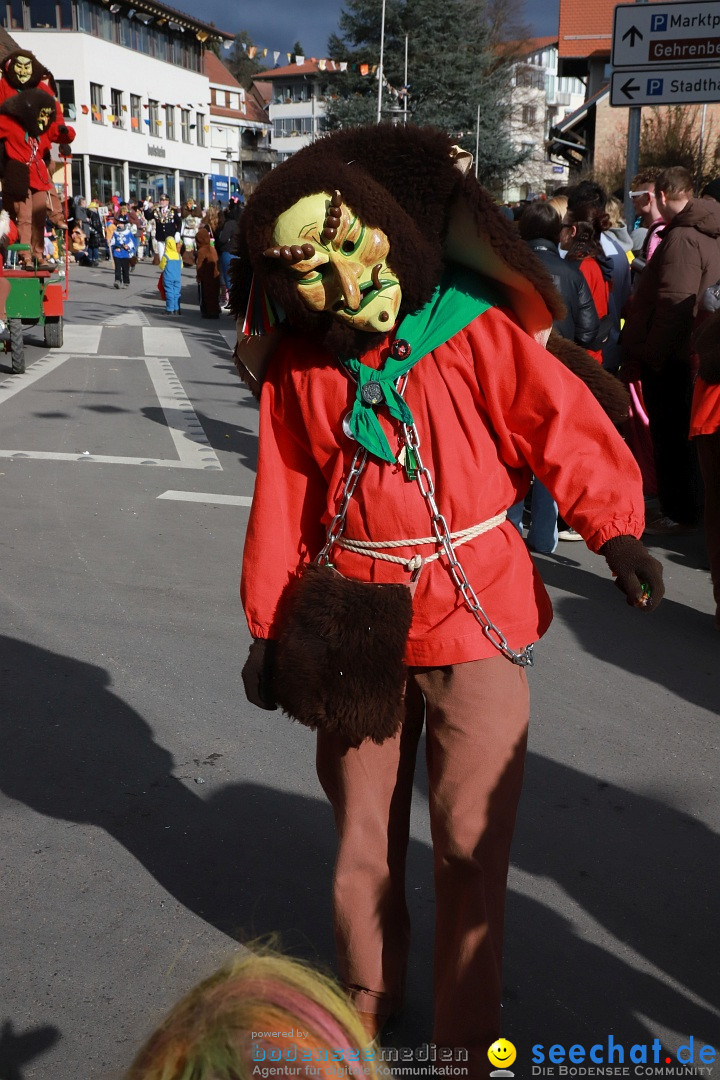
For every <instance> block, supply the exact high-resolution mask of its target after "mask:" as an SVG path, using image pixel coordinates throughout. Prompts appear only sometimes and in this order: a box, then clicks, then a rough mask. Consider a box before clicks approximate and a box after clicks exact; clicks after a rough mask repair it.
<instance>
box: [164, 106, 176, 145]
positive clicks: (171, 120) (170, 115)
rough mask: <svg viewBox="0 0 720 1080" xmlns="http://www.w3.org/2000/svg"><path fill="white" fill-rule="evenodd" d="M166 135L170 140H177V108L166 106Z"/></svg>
mask: <svg viewBox="0 0 720 1080" xmlns="http://www.w3.org/2000/svg"><path fill="white" fill-rule="evenodd" d="M165 134H166V135H167V137H168V139H174V138H175V106H174V105H166V107H165Z"/></svg>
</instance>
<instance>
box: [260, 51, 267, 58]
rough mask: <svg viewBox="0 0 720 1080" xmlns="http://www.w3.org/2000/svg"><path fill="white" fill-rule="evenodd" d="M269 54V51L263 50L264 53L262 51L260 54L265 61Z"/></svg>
mask: <svg viewBox="0 0 720 1080" xmlns="http://www.w3.org/2000/svg"><path fill="white" fill-rule="evenodd" d="M267 54H268V51H267V49H263V51H262V52H261V53H260V55H261V56H262V58H263V59H265V57H266V56H267Z"/></svg>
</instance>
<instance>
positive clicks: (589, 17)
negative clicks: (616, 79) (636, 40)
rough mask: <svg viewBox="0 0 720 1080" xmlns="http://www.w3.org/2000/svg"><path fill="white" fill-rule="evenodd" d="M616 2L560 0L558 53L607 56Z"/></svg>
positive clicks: (652, 0)
mask: <svg viewBox="0 0 720 1080" xmlns="http://www.w3.org/2000/svg"><path fill="white" fill-rule="evenodd" d="M649 2H650V3H651V4H652V3H659V2H660V0H649ZM616 4H617V0H592V2H591V3H588V0H560V26H559V30H558V56H561V57H587V56H592V55H593V54H595V55H600V56H602V55H608V56H609V54H610V46H611V44H612V28H613V12H614V11H615V7H616Z"/></svg>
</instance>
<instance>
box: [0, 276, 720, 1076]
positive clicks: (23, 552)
mask: <svg viewBox="0 0 720 1080" xmlns="http://www.w3.org/2000/svg"><path fill="white" fill-rule="evenodd" d="M110 265H111V264H109V263H106V264H103V265H101V266H100V267H99V268H98V269H89V268H88V269H82V268H74V269H73V271H72V281H71V293H70V299H69V301H68V303H67V307H66V327H65V343H64V345H63V347H62V349H60V350H54V351H49V350H47V349H46V348H45V346H44V344H43V343H42V334H41V332H39V331H38V330H37V329H29V330H28V331H27V333H26V361H27V365H28V367H27V372H26V374H25V375H21V376H14V375H11V374H10V370H9V357H5V358H3V357H2V356H1V355H0V368H2V370H0V491H2V534H1V536H2V551H3V555H4V558H3V560H2V561H3V570H2V577H1V579H0V611H1V612H2V640H1V641H0V812H1V815H2V816H1V823H2V840H3V842H2V855H1V856H0V859H1V861H0V912H1V914H0V958H1V960H0V1080H110V1078H116V1077H118V1076H120V1075H121V1073H122V1070H123V1069H124V1068H126V1067H127V1065H128V1064H129V1062H130V1060H131V1058H132V1056H133V1053H134V1051H135V1049H136V1048H137V1047H138V1045H139V1043H140V1041H141V1039H142V1037H143V1036H144V1035H145V1034H146V1033H147V1032H148V1031H149V1030H150V1029H151V1028H152V1026H153V1025H154V1024H155V1023H156V1022H157V1021H158V1019H159V1018H160V1016H161V1015H162V1013H163V1012H164V1011H165V1010H166V1009H167V1008H168V1007H169V1006H170V1004H171V1003H172V1002H173V1001H174V1000H176V999H177V998H178V997H179V996H180V995H181V994H182V993H183V992H184V991H185V990H187V989H188V988H189V987H190V986H191V985H193V984H194V983H195V982H196V981H197V980H198V979H200V978H201V977H202V976H204V975H206V974H209V973H210V972H211V971H212V970H214V968H216V967H217V966H218V965H219V964H220V963H221V962H222V961H223V960H225V959H226V958H227V957H229V956H230V955H232V954H233V953H234V952H235V951H237V950H238V949H239V948H241V947H242V943H243V942H248V941H252V940H254V939H257V938H259V937H264V936H265V935H268V934H279V935H281V938H280V940H281V942H282V944H283V947H285V948H286V949H288V950H289V951H290V952H292V953H293V954H295V955H300V956H305V957H308V958H311V959H313V960H315V961H317V962H318V963H320V964H322V965H325V966H331V965H332V960H333V949H332V931H331V924H330V901H329V890H330V877H331V872H332V859H333V848H334V836H333V825H332V817H331V813H330V810H329V808H328V806H327V805H326V803H325V801H324V799H323V796H322V793H321V791H320V788H319V785H318V783H317V780H316V778H315V774H314V764H313V739H312V736H311V735H310V733H308V732H307V731H305V730H304V729H300V728H299V727H298V725H293V724H291V723H290V722H289V721H288V720H287V719H286V718H284V717H282V716H281V715H280V714H279V713H263V712H261V711H259V710H257V709H254V708H253V707H252V706H249V705H248V704H247V703H246V702H245V700H244V696H243V692H242V684H241V681H240V668H241V666H242V662H243V659H244V655H245V652H246V649H247V645H248V641H249V638H248V633H247V629H246V627H245V624H244V619H243V615H242V611H241V608H240V603H239V598H238V578H239V571H240V563H241V557H242V545H243V536H244V530H245V525H246V522H247V515H248V506H249V503H250V498H251V496H252V490H253V479H254V468H255V461H256V451H257V407H256V404H255V402H254V401H253V399H252V397H251V396H250V394H249V393H248V392H247V391H246V390H245V389H244V388H243V387H242V385H241V384H240V383H239V381H238V378H237V376H236V374H235V371H234V368H233V365H232V361H231V358H230V351H231V347H230V342H231V341H232V339H233V336H234V327H233V323H232V320H231V319H230V318H228V317H227V316H226V315H223V316H222V317H221V318H220V319H219V320H210V321H207V320H202V319H201V318H200V317H199V312H198V307H197V298H196V294H195V283H194V277H193V275H192V273H191V272H190V271H188V270H185V271H184V272H183V296H182V303H183V316H182V318H179V319H169V318H167V317H165V316H163V315H162V314H161V311H162V306H163V305H162V302H161V300H160V298H159V294H158V293H157V287H156V285H157V269H156V268H152V267H150V266H147V265H145V264H140V265H139V266H138V267H137V268H136V270H135V272H134V274H133V275H132V279H131V285H130V288H129V289H125V290H120V291H117V290H115V289H113V287H112V272H111V270H110ZM3 359H4V364H3V363H2V361H3ZM653 550H654V552H655V554H656V555H657V556H658V557H659V558H661V559H662V561H663V563H664V565H665V568H666V577H667V590H668V592H667V597H666V599H665V601H664V602H663V604H662V605H661V607H660V608H659V610H658V611H657V612H656V613H654V614H651V615H646V614H644V613H641V612H638V611H636V610H633V609H630V608H628V607H627V605H626V604H625V602H624V599H623V597H622V596H621V595H620V593H619V592H618V591H617V590H616V589H615V588H614V587H613V585H612V582H611V580H610V577H609V573H608V571H607V568H606V566H605V563H604V560H602V559H601V558H598V557H597V556H595V555H592V554H591V553H590V552H589V551H588V550H587V549H586V548H585V546H584V544H578V543H561V545H560V547H559V549H558V552H557V554H556V555H555V556H548V557H544V556H538V557H537V558H538V564H539V566H540V568H541V572H542V574H543V577H544V579H545V581H546V583H547V585H548V587H549V589H550V592H551V595H552V598H553V602H554V605H555V612H556V618H555V622H554V624H553V626H552V628H551V630H550V632H549V633H548V635H547V636H546V638H545V640H544V641H543V642H542V643H541V644H540V645H539V646H538V647H537V649H536V653H537V661H536V667H535V668H534V670H533V671H532V672H531V675H530V679H531V686H532V694H533V721H532V726H531V740H530V753H529V758H528V765H527V770H526V786H525V791H524V795H523V800H522V804H521V809H520V815H519V820H518V827H517V835H516V842H515V846H514V854H513V860H512V869H511V876H510V894H509V901H508V914H507V928H506V938H507V946H506V969H505V983H506V994H505V1003H504V1024H503V1035H504V1036H505V1037H506V1038H508V1039H510V1040H512V1042H513V1043H514V1044H515V1045H516V1047H517V1050H518V1058H517V1061H516V1063H515V1065H514V1066H513V1071H514V1073H515V1075H516V1076H517V1077H530V1076H531V1075H539V1073H538V1072H535V1073H532V1055H533V1053H534V1055H535V1057H536V1058H537V1056H538V1054H539V1053H540V1051H538V1050H535V1051H534V1052H533V1051H532V1050H531V1048H532V1047H534V1046H538V1045H542V1046H543V1047H544V1051H543V1052H544V1053H545V1054H547V1050H548V1047H549V1046H550V1045H551V1044H555V1045H561V1046H564V1047H566V1048H567V1047H569V1046H570V1045H571V1044H580V1045H582V1046H586V1047H590V1046H591V1045H593V1044H603V1045H606V1044H607V1042H608V1039H609V1037H610V1036H612V1037H613V1039H614V1041H615V1043H616V1044H617V1043H621V1044H622V1045H623V1046H624V1047H625V1060H626V1062H629V1060H630V1059H629V1048H630V1047H631V1046H633V1045H640V1044H648V1045H649V1044H651V1043H652V1041H653V1040H654V1039H656V1038H657V1039H659V1040H660V1043H661V1045H662V1048H663V1051H662V1052H663V1057H662V1060H663V1061H664V1059H665V1056H667V1057H668V1058H670V1059H671V1064H670V1066H669V1068H673V1067H675V1066H676V1065H677V1060H676V1055H677V1053H678V1051H679V1050H680V1048H681V1047H683V1046H688V1045H689V1040H690V1039H691V1038H692V1040H693V1042H692V1049H693V1054H694V1061H695V1063H697V1062H698V1061H699V1060H700V1059H699V1056H698V1055H699V1050H700V1048H702V1047H703V1046H705V1045H708V1046H712V1047H714V1048H716V1049H718V1050H719V1051H720V1007H719V1006H720V1001H719V998H720V993H719V990H720V977H719V970H718V969H719V967H720V963H719V958H720V940H719V938H720V931H719V927H720V920H719V919H718V908H717V897H718V895H719V893H720V889H719V888H718V886H719V885H720V882H719V880H718V878H719V876H720V870H719V867H720V840H719V838H718V830H719V826H720V785H719V784H718V742H719V735H718V707H719V705H720V663H719V660H720V635H719V634H717V632H716V631H715V630H714V628H713V620H712V616H711V611H712V600H711V589H710V582H709V574H708V571H707V562H706V558H705V555H704V549H703V543H702V537H701V535H699V534H698V535H692V536H688V537H685V538H680V539H678V540H673V541H667V540H663V541H658V543H657V544H655V545H654V547H653ZM416 787H417V791H416V800H415V804H416V805H415V809H414V816H413V825H412V841H411V851H410V860H409V878H408V896H409V904H410V908H411V913H412V918H413V931H414V934H413V946H412V960H411V969H410V979H409V986H408V999H407V1005H406V1009H405V1012H404V1014H403V1016H402V1017H401V1018H400V1019H399V1020H398V1021H397V1022H396V1023H394V1024H393V1026H392V1028H391V1031H390V1033H389V1034H388V1036H387V1042H388V1045H393V1046H396V1047H400V1046H405V1047H418V1046H420V1045H421V1044H422V1043H424V1042H426V1041H427V1040H429V1038H430V1032H431V966H432V919H433V899H432V896H433V890H432V858H431V848H430V834H429V823H428V814H427V790H426V781H425V775H424V771H423V769H422V765H421V764H420V765H419V767H418V773H417V779H416ZM680 1053H681V1059H682V1057H683V1054H682V1051H681V1050H680ZM685 1056H687V1055H685ZM546 1060H547V1057H546ZM616 1060H617V1058H616ZM649 1060H652V1059H649ZM706 1060H707V1059H706ZM718 1070H720V1065H716V1071H718ZM556 1075H557V1073H556Z"/></svg>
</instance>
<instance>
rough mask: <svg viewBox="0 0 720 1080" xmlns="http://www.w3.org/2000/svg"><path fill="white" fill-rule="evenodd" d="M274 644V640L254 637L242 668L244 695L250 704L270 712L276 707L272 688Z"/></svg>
mask: <svg viewBox="0 0 720 1080" xmlns="http://www.w3.org/2000/svg"><path fill="white" fill-rule="evenodd" d="M275 645H276V643H275V642H274V641H270V640H266V639H265V638H254V639H253V643H252V645H251V646H250V651H249V653H248V658H247V660H246V661H245V666H244V668H243V669H242V681H243V686H244V687H245V697H246V698H247V699H248V701H249V702H250V703H251V704H252V705H257V707H258V708H259V709H268V710H269V711H270V712H272V711H274V710H275V709H277V702H276V701H275V695H274V693H273V690H272V683H273V675H274V668H275Z"/></svg>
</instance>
